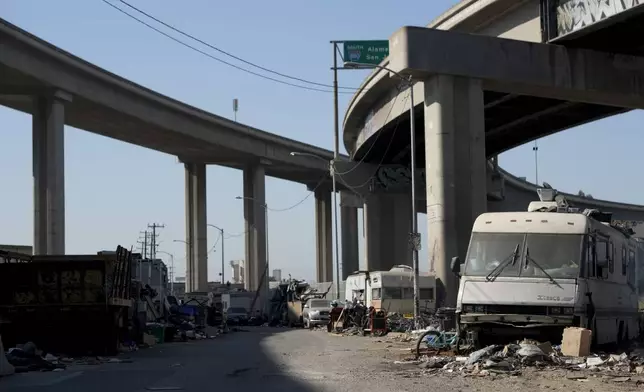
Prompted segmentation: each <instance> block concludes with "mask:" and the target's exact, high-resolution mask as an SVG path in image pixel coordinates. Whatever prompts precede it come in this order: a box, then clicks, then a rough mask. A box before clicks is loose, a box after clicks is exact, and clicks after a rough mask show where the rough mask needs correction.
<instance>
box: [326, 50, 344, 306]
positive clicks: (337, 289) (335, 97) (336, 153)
mask: <svg viewBox="0 0 644 392" xmlns="http://www.w3.org/2000/svg"><path fill="white" fill-rule="evenodd" d="M331 44H333V127H334V133H333V138H334V140H333V142H334V143H333V162H332V163H331V164H330V165H329V169H330V170H329V172H330V174H331V182H332V183H333V220H334V222H333V231H334V237H335V298H336V299H340V298H341V297H340V244H339V241H340V240H339V234H340V233H339V231H338V189H337V181H336V178H335V162H336V160H337V159H338V157H339V155H340V126H339V124H338V123H339V121H340V119H339V115H338V42H337V41H332V42H331Z"/></svg>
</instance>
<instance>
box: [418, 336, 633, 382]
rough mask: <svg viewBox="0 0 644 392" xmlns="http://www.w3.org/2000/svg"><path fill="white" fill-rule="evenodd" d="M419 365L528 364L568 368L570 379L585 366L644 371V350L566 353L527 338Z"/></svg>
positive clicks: (516, 370)
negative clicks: (588, 353)
mask: <svg viewBox="0 0 644 392" xmlns="http://www.w3.org/2000/svg"><path fill="white" fill-rule="evenodd" d="M419 366H420V367H421V368H423V369H427V370H429V372H431V373H433V372H439V371H443V372H447V373H455V372H459V373H461V374H464V375H471V376H487V375H491V374H495V375H499V374H501V375H503V374H504V375H513V376H514V375H519V374H520V373H521V369H522V368H525V367H528V366H530V367H535V368H537V369H543V370H555V369H559V370H567V371H569V372H570V374H569V377H568V378H570V379H583V378H585V377H586V376H585V375H584V374H583V373H582V371H583V370H586V371H592V372H601V373H602V374H610V375H613V376H615V375H625V374H629V373H633V372H634V373H637V374H644V351H640V350H633V351H631V353H630V354H627V353H622V354H620V355H616V354H594V355H589V356H587V357H573V356H565V355H563V354H562V353H561V348H560V347H559V346H554V347H553V346H552V345H551V344H550V343H548V342H546V343H539V342H535V341H530V340H524V341H522V342H520V343H516V344H508V345H505V346H503V345H491V346H488V347H485V348H483V349H480V350H477V351H475V352H473V353H472V354H470V355H469V356H447V355H446V356H428V357H423V358H421V360H420V361H419Z"/></svg>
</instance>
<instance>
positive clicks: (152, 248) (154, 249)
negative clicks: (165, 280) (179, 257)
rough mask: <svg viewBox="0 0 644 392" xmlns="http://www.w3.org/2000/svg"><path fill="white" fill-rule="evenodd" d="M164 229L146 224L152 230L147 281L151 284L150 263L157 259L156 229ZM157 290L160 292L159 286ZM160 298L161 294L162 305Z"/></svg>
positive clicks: (158, 225)
mask: <svg viewBox="0 0 644 392" xmlns="http://www.w3.org/2000/svg"><path fill="white" fill-rule="evenodd" d="M164 227H165V225H160V224H158V223H152V224H148V228H149V229H152V233H150V265H149V266H148V281H149V282H150V283H152V263H153V262H154V261H155V260H156V259H157V236H158V234H157V229H163V228H164ZM160 275H161V265H160V264H159V276H160ZM159 280H160V279H159ZM159 290H160V291H161V286H159ZM162 297H163V293H161V292H159V299H160V301H161V303H163V300H161V298H162Z"/></svg>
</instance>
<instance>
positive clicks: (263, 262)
mask: <svg viewBox="0 0 644 392" xmlns="http://www.w3.org/2000/svg"><path fill="white" fill-rule="evenodd" d="M243 201H244V220H245V225H246V260H245V265H244V287H245V288H246V289H247V290H250V291H255V290H257V288H258V287H259V282H260V279H261V278H262V275H264V280H263V284H262V292H264V291H267V289H268V271H267V267H268V257H267V256H268V255H267V249H266V245H267V240H266V238H267V237H266V215H267V213H266V180H265V173H264V168H263V167H261V166H249V167H246V168H245V169H244V200H243ZM265 272H266V273H265ZM255 308H256V309H258V307H257V306H256V307H255Z"/></svg>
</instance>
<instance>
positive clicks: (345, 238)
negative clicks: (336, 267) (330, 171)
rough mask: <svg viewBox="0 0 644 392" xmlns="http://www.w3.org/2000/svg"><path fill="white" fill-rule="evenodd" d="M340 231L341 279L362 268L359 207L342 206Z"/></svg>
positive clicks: (342, 203) (342, 204)
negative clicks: (359, 241) (359, 240)
mask: <svg viewBox="0 0 644 392" xmlns="http://www.w3.org/2000/svg"><path fill="white" fill-rule="evenodd" d="M340 232H341V235H342V242H341V244H342V268H341V270H342V273H341V277H340V278H341V279H342V280H346V279H347V276H349V275H350V274H352V273H354V272H355V271H358V270H359V269H360V253H359V243H358V208H357V207H355V206H351V205H346V204H344V200H342V202H341V206H340Z"/></svg>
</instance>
